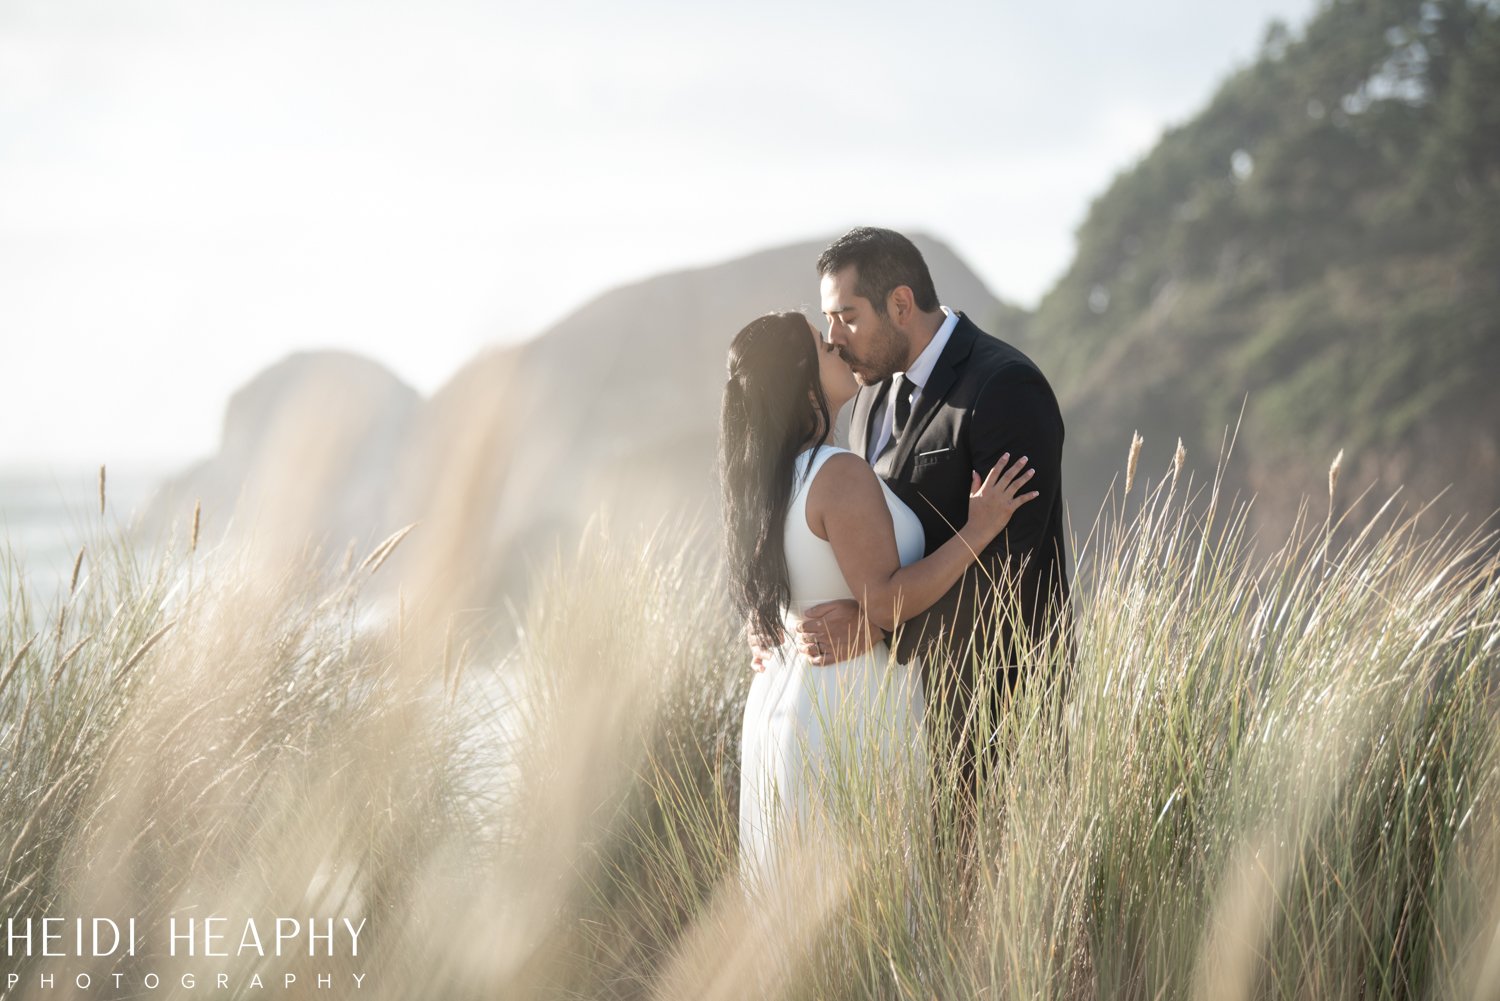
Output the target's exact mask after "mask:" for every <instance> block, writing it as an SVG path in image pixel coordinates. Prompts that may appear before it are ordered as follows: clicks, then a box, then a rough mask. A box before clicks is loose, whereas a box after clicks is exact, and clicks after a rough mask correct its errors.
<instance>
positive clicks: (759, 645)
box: [745, 618, 771, 671]
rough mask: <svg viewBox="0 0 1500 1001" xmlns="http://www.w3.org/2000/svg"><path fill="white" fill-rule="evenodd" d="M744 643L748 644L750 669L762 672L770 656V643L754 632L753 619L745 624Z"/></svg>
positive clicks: (757, 632)
mask: <svg viewBox="0 0 1500 1001" xmlns="http://www.w3.org/2000/svg"><path fill="white" fill-rule="evenodd" d="M745 642H746V643H748V644H750V669H751V670H752V671H764V670H765V669H766V660H767V658H769V657H770V656H771V642H770V641H769V640H768V639H766V638H765V637H764V636H762V635H761V634H760V633H759V631H757V630H756V628H755V619H754V618H752V619H750V621H748V622H746V623H745Z"/></svg>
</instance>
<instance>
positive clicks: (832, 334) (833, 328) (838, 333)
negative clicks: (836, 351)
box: [828, 320, 849, 347]
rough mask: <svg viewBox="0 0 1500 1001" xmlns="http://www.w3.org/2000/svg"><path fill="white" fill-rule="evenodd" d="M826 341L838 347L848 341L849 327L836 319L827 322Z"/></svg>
mask: <svg viewBox="0 0 1500 1001" xmlns="http://www.w3.org/2000/svg"><path fill="white" fill-rule="evenodd" d="M828 343H829V344H836V345H838V346H839V347H843V346H844V345H846V344H848V343H849V329H848V328H847V327H845V326H844V325H843V323H841V322H840V321H838V320H834V321H832V322H831V323H829V324H828Z"/></svg>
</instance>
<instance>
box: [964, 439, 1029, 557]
mask: <svg viewBox="0 0 1500 1001" xmlns="http://www.w3.org/2000/svg"><path fill="white" fill-rule="evenodd" d="M1009 461H1010V453H1009V452H1007V453H1005V454H1004V455H1002V456H1000V459H999V461H998V462H996V463H995V465H994V466H993V467H992V468H991V469H990V471H989V473H988V475H986V476H985V478H984V479H983V480H981V479H980V478H979V473H977V472H976V473H974V485H973V487H972V488H971V489H970V490H969V520H968V521H967V522H966V523H965V524H964V529H963V534H964V535H965V536H970V538H969V539H968V541H969V543H970V544H971V545H973V546H974V548H975V549H982V548H984V547H985V546H987V545H989V544H990V540H992V539H994V537H995V536H997V535H999V534H1000V533H1001V532H1003V531H1005V526H1006V525H1008V524H1009V523H1010V516H1011V515H1013V514H1015V513H1016V508H1018V507H1020V506H1021V505H1022V504H1025V503H1026V502H1027V501H1029V500H1032V499H1033V498H1035V497H1037V496H1039V495H1040V493H1041V491H1039V490H1033V491H1031V492H1030V493H1025V494H1023V493H1021V492H1020V490H1021V488H1022V487H1023V486H1025V485H1026V484H1027V483H1028V482H1029V481H1030V480H1031V476H1032V474H1033V473H1035V472H1036V470H1035V469H1025V468H1024V467H1025V465H1026V456H1024V455H1023V456H1021V457H1020V458H1019V459H1017V460H1016V461H1015V462H1013V463H1011V465H1010V467H1009V468H1006V467H1005V464H1006V463H1007V462H1009Z"/></svg>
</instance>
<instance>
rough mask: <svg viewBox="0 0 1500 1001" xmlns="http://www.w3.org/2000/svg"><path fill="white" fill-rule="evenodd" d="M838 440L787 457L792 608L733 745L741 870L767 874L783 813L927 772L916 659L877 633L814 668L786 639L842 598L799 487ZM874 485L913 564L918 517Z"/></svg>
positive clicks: (789, 816)
mask: <svg viewBox="0 0 1500 1001" xmlns="http://www.w3.org/2000/svg"><path fill="white" fill-rule="evenodd" d="M844 451H847V450H846V449H842V448H836V447H833V446H827V445H825V446H822V447H820V448H818V449H817V450H816V452H814V451H813V450H811V449H809V450H807V451H805V452H803V453H802V454H801V455H799V456H798V457H797V460H796V469H797V473H798V475H797V477H796V479H795V480H794V482H793V488H792V502H791V505H790V506H789V508H788V510H787V515H786V529H785V540H784V545H785V549H786V563H787V576H788V582H789V584H790V588H791V607H790V608H788V609H785V610H784V612H783V615H782V621H783V623H784V624H785V625H786V627H787V638H786V641H785V642H784V643H783V644H782V646H781V648H780V649H779V650H777V651H775V653H774V655H773V656H771V657H769V658H768V659H767V664H766V669H765V670H764V671H762V672H760V673H758V674H756V675H755V678H754V680H753V681H752V682H751V685H750V697H749V700H748V702H747V703H746V705H745V719H744V731H743V736H742V742H741V745H740V746H741V751H740V765H741V769H740V862H741V871H742V872H743V873H744V874H745V876H746V877H747V878H755V877H756V876H764V875H766V874H768V873H769V871H770V870H771V868H772V867H773V864H774V862H775V860H776V853H777V846H778V843H780V841H781V838H782V836H784V835H785V834H786V833H787V829H788V825H789V824H793V823H794V824H799V825H806V824H808V823H809V822H810V821H811V820H812V819H813V818H814V817H815V816H827V814H828V811H829V810H830V809H832V810H833V812H834V813H837V812H839V811H840V810H844V811H847V810H848V809H849V808H851V807H852V808H853V809H854V810H855V811H859V810H860V799H861V798H862V797H873V796H881V795H884V794H885V792H887V791H889V789H888V783H886V782H884V781H883V779H882V776H886V775H890V774H892V773H891V772H890V771H889V770H890V769H892V768H909V769H910V771H908V772H906V774H908V775H912V776H915V777H917V778H918V779H919V780H925V778H926V761H927V758H926V739H925V737H924V734H923V720H922V716H923V706H924V702H923V693H922V681H921V673H920V671H919V669H918V667H917V665H916V664H908V665H903V664H900V663H898V662H896V661H895V660H894V659H892V658H891V657H890V652H889V650H888V649H887V647H886V644H885V643H880V644H877V645H876V647H875V648H874V649H873V650H872V651H870V652H869V653H867V654H863V655H861V656H859V657H855V658H853V659H850V660H846V661H842V662H840V663H838V664H832V665H828V666H825V667H815V666H813V665H812V664H811V663H810V662H809V661H808V660H807V659H806V658H805V657H804V656H802V655H801V654H800V653H799V652H798V650H797V647H796V642H795V637H794V633H795V629H796V624H797V619H798V616H799V614H800V613H801V612H802V611H804V610H805V609H807V608H809V607H811V606H813V605H816V604H818V603H820V602H824V601H830V600H833V599H837V598H852V597H853V593H852V592H851V591H850V588H849V585H848V583H847V582H846V581H845V580H844V575H843V572H842V571H841V570H840V569H839V565H838V560H837V559H836V558H835V557H834V554H833V547H832V546H831V545H830V544H829V543H828V541H827V540H825V539H820V538H818V537H817V536H816V535H814V534H813V532H812V529H810V528H809V527H808V525H807V493H808V489H809V488H810V487H811V485H812V481H813V480H814V478H816V476H817V475H818V471H819V470H821V469H822V467H823V464H824V463H825V462H827V461H828V460H829V459H830V458H832V457H833V456H834V455H836V454H838V453H840V452H844ZM809 458H811V464H810V468H809V461H808V460H809ZM881 490H882V491H883V492H884V494H885V502H886V506H887V507H889V508H890V512H891V520H892V522H893V523H894V527H895V531H896V549H897V551H898V552H899V554H900V558H901V565H902V566H906V565H908V564H911V563H914V562H916V561H917V560H919V559H921V558H922V555H923V548H924V538H923V532H922V524H921V522H920V521H918V520H917V516H916V515H915V514H913V513H912V511H911V509H910V508H909V507H907V506H906V504H904V503H903V502H902V501H901V500H900V499H899V498H898V497H896V495H895V494H893V493H892V492H891V491H890V489H889V488H888V487H886V486H885V484H884V483H882V484H881ZM851 777H853V778H854V781H852V782H851V781H850V778H851ZM835 800H836V801H837V802H833V801H835ZM851 800H852V802H851ZM846 815H847V814H846Z"/></svg>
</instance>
